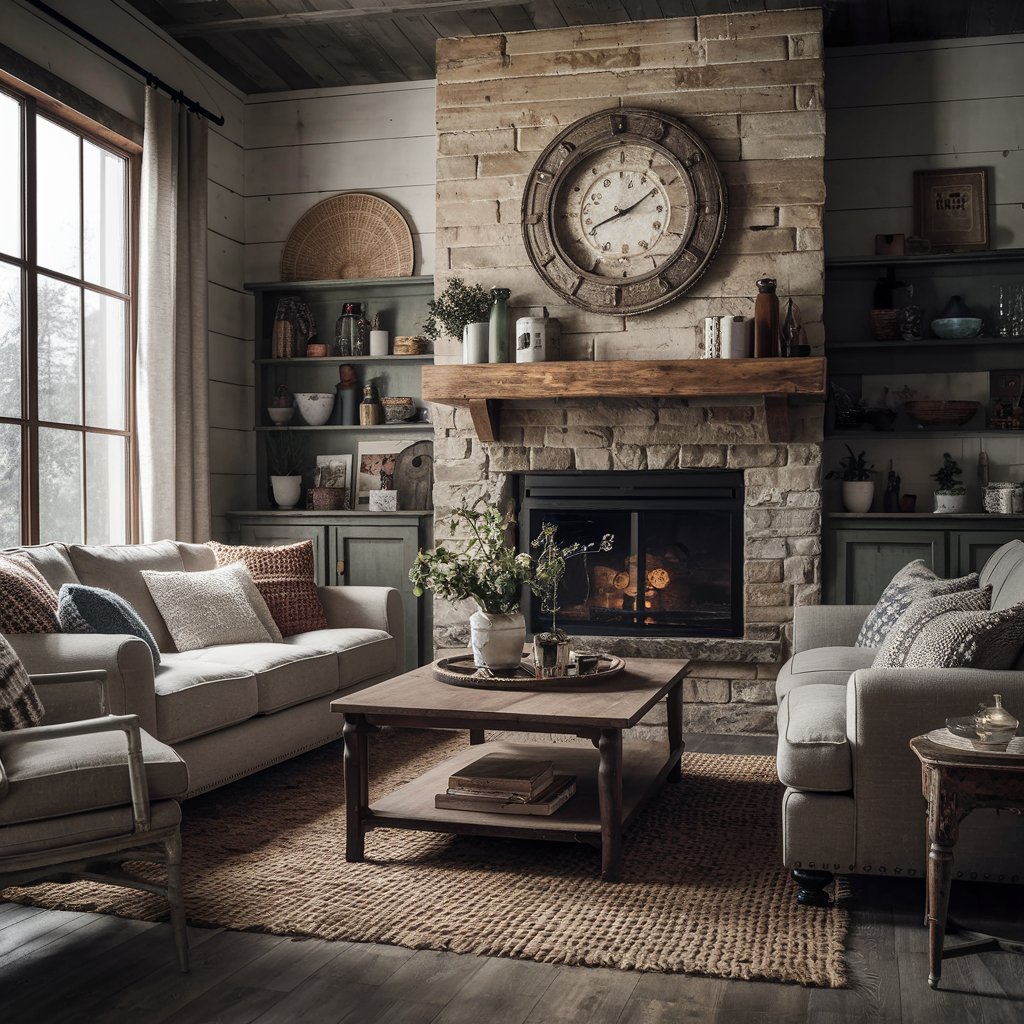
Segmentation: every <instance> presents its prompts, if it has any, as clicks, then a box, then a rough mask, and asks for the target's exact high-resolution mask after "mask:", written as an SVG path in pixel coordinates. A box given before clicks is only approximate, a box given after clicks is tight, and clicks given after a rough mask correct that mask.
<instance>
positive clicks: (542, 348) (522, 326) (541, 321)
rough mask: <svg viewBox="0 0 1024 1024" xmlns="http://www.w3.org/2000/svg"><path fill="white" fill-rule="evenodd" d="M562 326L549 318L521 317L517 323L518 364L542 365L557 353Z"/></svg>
mask: <svg viewBox="0 0 1024 1024" xmlns="http://www.w3.org/2000/svg"><path fill="white" fill-rule="evenodd" d="M559 329H560V324H559V322H558V321H557V320H555V319H553V318H552V317H547V316H521V317H520V318H519V319H518V320H517V321H516V362H517V363H542V362H544V361H545V360H547V359H551V358H553V357H554V356H555V355H556V354H557V353H556V347H557V344H558V337H559V333H560V330H559Z"/></svg>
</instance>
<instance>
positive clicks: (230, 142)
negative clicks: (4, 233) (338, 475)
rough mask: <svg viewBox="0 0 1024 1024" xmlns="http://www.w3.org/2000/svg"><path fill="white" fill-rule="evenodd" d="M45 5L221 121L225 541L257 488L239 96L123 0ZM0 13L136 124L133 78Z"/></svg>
mask: <svg viewBox="0 0 1024 1024" xmlns="http://www.w3.org/2000/svg"><path fill="white" fill-rule="evenodd" d="M50 3H51V6H53V7H54V8H55V9H57V10H59V11H60V12H61V13H62V14H66V15H67V16H68V17H69V18H71V19H72V20H74V21H76V22H78V24H80V25H82V26H83V27H84V28H87V29H89V30H90V31H92V32H94V33H95V34H96V35H97V36H100V37H101V38H103V39H104V40H105V41H106V42H109V43H110V44H111V45H112V46H114V47H116V48H117V49H119V50H121V51H122V52H123V53H126V54H128V55H129V56H131V57H133V58H134V59H135V60H137V61H138V62H139V63H140V64H142V65H143V66H145V67H147V68H149V69H151V70H152V71H153V72H155V73H156V74H157V75H159V76H160V77H161V78H162V79H164V80H165V81H166V82H169V83H170V84H171V85H174V86H176V87H178V88H180V89H182V90H183V91H184V92H185V93H187V94H189V95H190V96H193V97H194V98H196V99H197V100H199V101H200V102H201V103H202V104H203V105H204V106H205V107H207V108H209V109H210V110H213V111H216V112H218V113H220V114H222V115H223V116H224V118H225V124H224V126H223V127H219V128H218V127H216V126H215V125H211V126H210V168H209V206H210V220H209V232H208V240H209V242H208V253H209V293H208V299H209V317H210V384H209V387H210V414H211V429H210V451H211V467H210V468H211V485H212V492H213V512H214V521H213V533H214V536H215V537H223V536H226V534H227V520H226V518H225V517H224V513H225V512H226V511H227V510H228V509H230V508H237V507H239V505H240V504H245V505H248V504H250V503H251V494H252V491H253V488H254V486H255V483H254V480H255V477H254V475H253V474H254V469H255V455H254V448H253V443H252V437H253V435H252V431H251V420H252V398H251V394H252V363H251V359H252V353H251V346H250V342H249V341H248V340H247V339H248V338H250V337H251V334H252V327H251V320H252V317H251V310H250V307H251V301H250V300H248V297H247V295H246V293H245V292H244V291H243V289H242V281H243V273H242V271H243V256H244V241H245V237H244V233H245V223H244V209H243V205H242V197H243V194H244V189H243V186H242V182H243V175H244V161H243V152H242V143H243V133H242V125H243V115H244V105H243V97H242V94H241V93H239V92H238V90H236V89H235V88H234V87H232V86H230V85H229V84H228V83H226V82H224V81H223V79H221V78H219V77H218V76H217V75H215V74H213V73H212V72H210V71H209V70H208V69H207V68H206V67H205V66H204V65H202V64H201V63H199V61H198V60H196V58H194V57H192V56H191V54H189V53H188V52H187V51H185V50H184V49H183V48H182V47H180V46H179V45H178V44H177V43H175V42H174V41H173V40H171V39H170V38H169V37H168V36H166V35H165V34H164V33H163V32H162V31H160V29H158V28H157V27H156V26H155V25H153V24H152V23H151V22H149V21H147V20H146V19H145V18H143V17H142V15H140V14H139V13H138V12H137V11H136V10H134V9H133V8H131V7H129V6H128V4H127V3H124V2H122V0H89V3H88V4H84V3H82V2H81V0H50ZM3 7H4V9H3V14H2V16H0V42H3V43H4V45H6V46H8V47H10V48H11V49H12V50H16V51H17V52H18V53H21V54H22V55H23V56H25V57H27V58H28V59H29V60H31V61H34V62H35V63H36V64H39V65H40V66H41V67H44V68H47V69H48V70H50V71H52V72H53V73H54V74H56V75H59V76H60V77H61V78H63V79H64V80H65V81H67V82H70V83H71V84H72V85H74V86H76V87H77V88H79V89H81V90H82V91H83V92H85V93H88V94H89V95H90V96H93V97H95V98H96V99H97V100H100V101H101V102H102V103H105V104H106V105H107V106H109V107H112V108H113V109H115V110H117V111H118V112H119V113H121V114H123V115H124V116H125V117H128V118H130V119H131V120H132V121H134V122H135V123H136V124H139V125H141V124H142V121H143V111H144V106H145V86H144V85H143V83H142V82H141V81H140V80H139V79H138V77H137V76H136V75H134V74H132V73H131V72H129V71H128V70H127V69H125V68H123V67H122V66H121V65H120V64H118V63H116V62H115V61H113V60H111V59H110V58H108V57H106V56H104V55H102V54H101V53H99V52H98V51H96V50H94V49H93V48H92V47H91V46H89V44H87V43H85V42H83V41H82V40H81V39H79V38H78V37H77V36H75V35H72V34H71V33H69V32H68V31H67V30H65V29H63V28H60V27H59V26H56V25H54V24H53V23H52V22H50V21H49V20H48V19H47V18H45V17H44V16H43V15H42V14H40V13H39V12H38V11H36V10H34V9H32V8H30V7H28V6H26V5H24V4H23V3H21V0H9V2H5V3H4V5H3Z"/></svg>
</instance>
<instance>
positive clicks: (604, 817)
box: [597, 729, 622, 882]
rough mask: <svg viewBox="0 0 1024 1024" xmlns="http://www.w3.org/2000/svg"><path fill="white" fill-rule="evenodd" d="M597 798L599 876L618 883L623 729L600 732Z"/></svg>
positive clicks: (620, 838) (620, 856)
mask: <svg viewBox="0 0 1024 1024" xmlns="http://www.w3.org/2000/svg"><path fill="white" fill-rule="evenodd" d="M597 749H598V751H599V752H600V755H601V763H600V766H599V767H598V770H597V795H598V801H599V803H600V807H601V877H602V878H603V879H604V880H605V881H607V882H617V881H618V880H619V876H620V873H621V868H622V730H621V729H602V730H601V737H600V739H599V740H598V743H597Z"/></svg>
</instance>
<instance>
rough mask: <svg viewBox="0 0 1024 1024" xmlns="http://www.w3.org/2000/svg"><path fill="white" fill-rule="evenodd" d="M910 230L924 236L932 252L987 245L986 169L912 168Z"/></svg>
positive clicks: (985, 246) (955, 250) (979, 247)
mask: <svg viewBox="0 0 1024 1024" xmlns="http://www.w3.org/2000/svg"><path fill="white" fill-rule="evenodd" d="M914 234H916V235H920V236H921V237H922V238H927V239H928V241H929V242H931V244H932V252H957V251H959V250H961V249H987V248H988V244H989V242H988V174H987V171H986V169H985V168H984V167H972V168H970V169H968V170H964V171H914Z"/></svg>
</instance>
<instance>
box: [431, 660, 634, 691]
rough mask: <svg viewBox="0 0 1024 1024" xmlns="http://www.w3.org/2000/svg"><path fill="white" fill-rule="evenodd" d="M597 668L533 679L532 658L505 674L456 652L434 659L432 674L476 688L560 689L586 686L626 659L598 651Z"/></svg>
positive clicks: (612, 671) (614, 671)
mask: <svg viewBox="0 0 1024 1024" xmlns="http://www.w3.org/2000/svg"><path fill="white" fill-rule="evenodd" d="M597 666H598V667H597V671H596V672H590V673H588V674H587V675H585V676H548V677H547V678H546V679H537V678H536V676H534V674H533V662H532V661H531V660H530V659H528V658H523V660H522V663H521V664H520V666H519V668H518V669H516V670H514V671H513V672H510V673H509V674H508V675H504V676H496V675H493V674H492V673H491V672H490V670H489V669H486V668H478V667H477V666H476V665H475V664H474V663H473V655H472V654H459V655H456V656H455V657H454V658H442V659H441V660H440V661H435V662H434V678H435V679H437V680H438V681H439V682H442V683H451V685H452V686H470V687H473V688H474V689H477V690H564V689H565V688H566V687H588V686H593V685H594V684H595V683H603V682H604V681H605V680H606V679H609V678H610V677H611V676H614V675H618V674H619V673H620V672H621V671H622V670H623V669H624V668H625V667H626V663H625V662H624V661H623V660H622V659H621V658H616V657H615V656H614V655H611V654H600V655H598V662H597Z"/></svg>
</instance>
